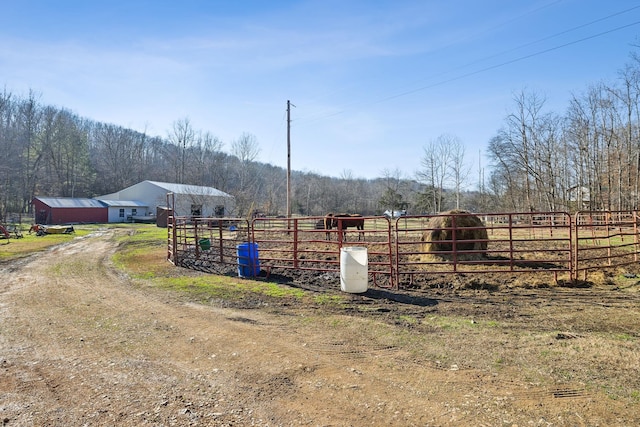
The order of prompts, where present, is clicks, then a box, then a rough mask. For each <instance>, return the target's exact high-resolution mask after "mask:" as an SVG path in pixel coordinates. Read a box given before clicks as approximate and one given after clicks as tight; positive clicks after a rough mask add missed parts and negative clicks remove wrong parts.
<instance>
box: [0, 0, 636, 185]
mask: <svg viewBox="0 0 640 427" xmlns="http://www.w3.org/2000/svg"><path fill="white" fill-rule="evenodd" d="M0 16H2V25H1V26H0V85H1V86H3V87H4V89H5V90H6V91H8V92H11V93H13V94H16V95H19V96H24V97H26V96H27V95H28V94H29V92H34V93H36V94H37V95H38V96H39V99H40V101H41V102H42V103H43V104H45V105H55V106H58V107H61V108H66V109H69V110H71V111H73V112H74V113H76V114H78V115H79V116H81V117H86V118H89V119H92V120H95V121H99V122H104V123H112V124H116V125H120V126H123V127H126V128H131V129H135V130H138V131H141V132H146V133H147V134H149V135H152V136H161V137H167V136H168V134H169V133H170V131H171V129H172V128H173V126H174V124H176V123H177V122H178V121H184V120H185V119H186V120H189V122H190V124H191V125H192V126H193V128H194V129H195V130H197V131H202V132H209V133H210V134H212V135H213V136H215V137H217V138H219V139H220V140H221V141H222V142H223V144H224V145H223V150H224V151H226V152H231V146H232V143H233V142H234V141H236V140H238V139H239V138H240V137H241V136H242V135H243V134H245V135H246V134H251V135H253V136H254V137H255V140H256V141H257V144H258V145H259V148H260V153H259V156H258V158H257V160H259V161H261V162H265V163H270V164H273V165H276V166H281V167H283V168H286V167H287V157H288V153H289V154H290V165H291V169H292V170H296V171H304V172H313V173H318V174H321V175H326V176H333V177H351V178H366V179H373V178H378V177H383V176H387V175H391V176H397V175H398V174H400V175H401V176H402V177H404V178H413V177H415V176H416V172H418V171H420V170H421V169H423V167H422V165H421V160H422V158H423V157H424V148H425V147H426V146H427V145H428V144H430V143H431V142H434V141H435V140H437V139H438V138H439V137H441V136H444V135H446V136H453V137H455V138H457V139H458V140H460V142H461V143H462V144H463V145H464V147H465V160H466V162H467V164H468V167H469V168H470V174H469V179H468V181H469V182H468V183H467V187H468V188H470V189H472V188H474V187H475V188H477V183H478V181H479V177H480V173H479V172H478V171H479V170H490V163H489V161H488V160H487V158H486V156H485V150H486V147H487V144H488V141H489V140H490V139H491V138H492V137H493V136H495V135H496V134H497V131H498V130H499V129H500V128H501V127H502V126H503V125H504V119H505V117H506V116H507V115H508V114H509V112H510V111H512V110H513V107H514V103H513V99H514V96H515V95H516V94H518V93H521V92H523V91H525V92H535V93H536V94H538V95H541V96H543V97H544V98H545V99H546V103H545V111H548V112H556V113H559V114H562V113H563V112H564V110H565V109H566V108H567V106H568V102H569V100H570V98H571V96H572V95H573V94H577V95H579V94H580V93H583V92H585V91H586V90H587V89H588V88H589V86H590V85H594V84H596V83H598V82H600V81H605V82H614V81H615V79H616V78H617V74H618V72H619V70H621V69H622V68H623V67H624V66H625V64H627V63H628V62H629V60H630V59H629V55H630V53H631V52H633V51H635V50H636V47H635V45H638V44H640V41H639V40H638V34H639V32H640V1H627V0H615V1H603V0H529V1H527V0H519V1H514V0H482V1H478V0H446V1H445V0H298V1H295V0H271V1H262V0H247V1H242V0H237V1H232V0H228V1H219V0H208V1H207V0H182V1H179V2H178V1H163V0H92V1H86V0H59V1H48V0H37V1H35V0H21V1H14V0H0ZM287 101H290V102H291V108H290V122H288V121H287ZM288 129H289V131H290V145H289V147H290V148H289V149H288V148H287V130H288Z"/></svg>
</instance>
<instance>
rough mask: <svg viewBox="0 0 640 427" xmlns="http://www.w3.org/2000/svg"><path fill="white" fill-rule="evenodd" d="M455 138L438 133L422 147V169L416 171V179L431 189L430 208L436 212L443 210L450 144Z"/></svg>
mask: <svg viewBox="0 0 640 427" xmlns="http://www.w3.org/2000/svg"><path fill="white" fill-rule="evenodd" d="M456 142H457V138H456V137H455V136H452V135H440V136H439V137H438V138H436V139H435V140H432V141H430V142H429V144H427V145H426V146H425V147H423V157H422V160H421V161H420V164H421V166H422V169H421V170H419V171H418V172H417V173H416V176H417V178H418V181H420V182H422V183H424V184H426V185H427V186H429V187H431V189H433V192H432V208H433V212H434V213H437V212H440V211H442V210H443V202H444V191H445V185H446V184H447V182H448V180H449V178H450V176H451V161H452V158H453V155H452V146H453V145H454V144H455V143H456Z"/></svg>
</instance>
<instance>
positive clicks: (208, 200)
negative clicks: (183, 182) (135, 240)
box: [118, 182, 235, 217]
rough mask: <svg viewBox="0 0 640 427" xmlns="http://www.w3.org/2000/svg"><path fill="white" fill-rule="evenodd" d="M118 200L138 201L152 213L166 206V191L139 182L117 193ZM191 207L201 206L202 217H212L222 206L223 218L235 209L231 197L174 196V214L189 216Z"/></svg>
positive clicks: (147, 183)
mask: <svg viewBox="0 0 640 427" xmlns="http://www.w3.org/2000/svg"><path fill="white" fill-rule="evenodd" d="M118 197H119V198H120V200H139V201H141V202H144V203H145V204H146V205H147V206H149V210H150V211H153V210H155V209H156V208H157V207H162V206H165V207H166V206H167V190H166V189H164V188H162V187H158V186H157V185H154V184H152V183H149V182H141V183H139V184H136V185H133V186H131V187H129V188H125V189H124V190H121V191H120V192H119V193H118ZM192 205H202V212H201V215H202V216H206V217H214V216H216V215H215V209H216V207H217V206H224V216H232V215H233V214H234V209H235V200H234V198H233V197H221V196H210V195H207V194H175V214H176V215H177V216H189V215H191V206H192Z"/></svg>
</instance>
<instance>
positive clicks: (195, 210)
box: [191, 205, 202, 216]
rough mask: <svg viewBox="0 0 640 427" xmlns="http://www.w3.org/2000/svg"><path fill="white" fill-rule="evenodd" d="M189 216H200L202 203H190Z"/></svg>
mask: <svg viewBox="0 0 640 427" xmlns="http://www.w3.org/2000/svg"><path fill="white" fill-rule="evenodd" d="M191 216H202V205H191Z"/></svg>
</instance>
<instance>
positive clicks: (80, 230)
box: [0, 226, 94, 262]
mask: <svg viewBox="0 0 640 427" xmlns="http://www.w3.org/2000/svg"><path fill="white" fill-rule="evenodd" d="M74 229H75V233H72V234H47V235H44V236H36V235H35V234H29V233H27V232H25V231H23V233H22V234H23V237H22V238H20V239H14V238H11V239H0V262H2V261H11V260H15V259H19V258H24V257H26V256H29V255H31V254H33V253H35V252H42V251H45V250H47V249H49V248H51V247H53V246H57V245H60V244H62V243H66V242H69V241H71V240H73V239H75V238H76V237H82V236H86V235H87V234H89V233H91V232H92V231H94V228H92V227H90V226H89V227H85V226H82V227H77V226H74Z"/></svg>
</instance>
